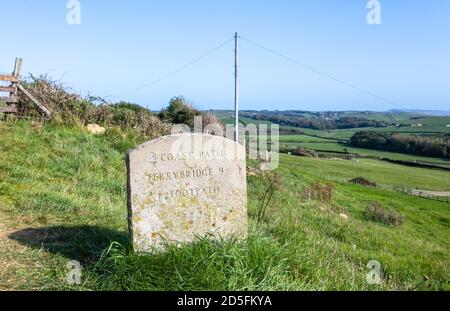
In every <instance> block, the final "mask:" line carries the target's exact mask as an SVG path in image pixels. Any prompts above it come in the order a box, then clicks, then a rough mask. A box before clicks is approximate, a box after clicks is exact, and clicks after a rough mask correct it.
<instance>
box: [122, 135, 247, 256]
mask: <svg viewBox="0 0 450 311" xmlns="http://www.w3.org/2000/svg"><path fill="white" fill-rule="evenodd" d="M127 170H128V210H129V225H130V233H131V236H132V239H133V246H134V250H135V251H136V252H139V253H140V252H151V251H152V250H153V249H155V248H156V249H162V248H164V246H165V245H166V244H167V243H178V242H181V243H188V242H193V241H195V240H196V239H197V238H198V237H205V236H209V237H216V238H219V237H230V236H233V237H238V238H242V239H245V238H246V237H247V182H246V153H245V148H244V147H243V146H241V145H239V144H237V143H235V142H233V141H231V140H229V139H226V138H223V137H218V136H212V135H204V134H189V133H188V134H179V135H171V136H165V137H161V138H159V139H156V140H153V141H150V142H147V143H145V144H143V145H141V146H139V147H137V148H136V149H134V150H132V151H130V152H129V153H128V154H127Z"/></svg>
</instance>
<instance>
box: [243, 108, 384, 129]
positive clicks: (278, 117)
mask: <svg viewBox="0 0 450 311" xmlns="http://www.w3.org/2000/svg"><path fill="white" fill-rule="evenodd" d="M241 115H242V116H243V117H247V118H251V119H254V120H260V121H270V122H273V123H277V124H279V125H284V126H293V127H302V128H309V129H314V130H337V129H350V128H363V127H386V126H387V124H386V123H385V122H383V121H378V120H370V119H364V118H357V117H342V118H337V119H329V118H317V117H305V116H299V115H295V114H294V115H290V114H285V113H279V112H242V113H241Z"/></svg>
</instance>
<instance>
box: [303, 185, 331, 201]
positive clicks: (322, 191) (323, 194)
mask: <svg viewBox="0 0 450 311" xmlns="http://www.w3.org/2000/svg"><path fill="white" fill-rule="evenodd" d="M335 190H336V186H335V185H334V184H333V183H329V182H328V183H324V184H322V183H321V182H320V181H316V182H314V183H313V184H312V185H311V186H309V187H307V188H306V189H305V190H303V193H302V198H303V200H314V201H319V202H321V203H325V204H330V203H331V201H332V199H333V194H334V191H335Z"/></svg>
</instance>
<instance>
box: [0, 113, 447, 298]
mask: <svg viewBox="0 0 450 311" xmlns="http://www.w3.org/2000/svg"><path fill="white" fill-rule="evenodd" d="M0 137H1V140H0V289H20V290H24V289H31V290H33V289H38V290H57V289H71V290H101V289H106V290H219V289H220V290H238V289H239V290H287V289H292V290H389V289H400V290H416V289H434V290H436V289H446V290H448V289H450V288H449V271H448V268H449V266H450V260H449V257H448V252H449V244H448V241H449V240H450V227H449V226H450V212H449V205H448V204H446V203H441V202H435V201H430V200H425V199H420V198H416V197H410V196H407V195H403V194H399V193H395V192H391V191H385V190H382V189H375V188H366V187H363V186H358V185H353V184H349V183H347V182H345V179H346V178H350V177H356V176H363V177H366V178H367V179H369V180H371V181H374V182H377V183H385V184H405V183H406V184H409V185H410V186H416V185H417V186H420V185H423V187H422V188H427V189H430V190H444V189H446V190H448V189H450V178H449V175H448V173H447V174H446V173H445V172H444V173H441V172H439V171H434V170H425V169H415V168H404V167H402V166H398V165H393V164H389V163H383V162H378V161H372V160H367V161H366V160H364V161H360V162H359V163H358V165H356V166H353V164H352V162H351V161H344V160H335V161H333V160H322V159H306V158H298V157H291V156H282V157H281V167H280V169H279V173H280V174H281V175H282V176H283V177H284V185H283V187H282V188H281V190H280V191H279V192H277V193H276V196H275V198H274V200H273V201H272V203H271V205H270V207H269V211H268V214H267V217H266V220H265V222H264V223H263V224H261V225H258V224H257V223H256V218H257V210H258V208H259V205H260V202H261V196H262V193H263V192H264V190H265V189H266V187H267V180H266V178H265V177H264V176H263V175H257V176H249V177H248V190H249V218H250V228H249V233H250V238H249V240H248V242H247V243H239V242H236V241H219V242H211V241H207V240H202V241H199V242H198V243H195V244H193V245H189V246H184V247H181V248H177V247H173V248H170V249H169V250H168V252H167V253H160V254H155V255H154V256H143V257H140V256H136V255H133V254H132V252H131V251H130V246H129V239H128V235H127V211H126V190H125V164H124V153H125V151H126V150H127V149H129V148H131V147H132V146H134V145H136V144H138V143H140V142H141V140H140V139H139V138H138V137H137V136H134V135H130V134H128V135H123V134H121V133H120V131H116V130H108V131H107V133H106V134H105V135H103V136H93V135H91V134H88V133H87V132H85V131H83V130H82V129H78V128H70V127H57V126H54V125H44V126H41V125H38V124H37V125H31V124H30V123H27V122H19V123H16V124H13V123H2V124H1V125H0ZM327 176H332V177H333V178H335V180H336V186H337V189H336V194H335V196H334V199H333V201H332V203H331V204H328V205H324V204H319V203H316V202H314V201H305V200H303V199H302V196H301V194H302V191H303V189H304V187H306V186H308V185H309V184H311V183H312V182H314V181H315V180H317V179H326V178H327ZM370 201H378V202H380V203H382V204H383V205H384V206H386V207H389V208H393V209H395V210H396V211H398V212H400V213H402V214H403V215H404V216H405V224H404V225H402V226H399V227H391V226H387V225H384V224H381V223H378V222H374V221H371V220H367V219H366V218H365V216H364V210H365V209H366V207H367V205H368V204H369V202H370ZM341 213H344V214H346V215H348V217H349V219H348V220H345V219H344V218H343V217H341V216H340V214H341ZM68 260H78V261H80V262H81V263H82V265H83V277H82V280H83V283H82V285H80V286H70V285H68V284H67V282H66V276H67V273H68V270H67V266H66V265H67V261H68ZM370 260H378V261H379V262H380V263H381V265H382V268H383V269H382V277H383V283H382V285H369V284H368V283H367V282H366V274H367V273H368V272H369V269H367V267H366V265H367V263H368V262H369V261H370Z"/></svg>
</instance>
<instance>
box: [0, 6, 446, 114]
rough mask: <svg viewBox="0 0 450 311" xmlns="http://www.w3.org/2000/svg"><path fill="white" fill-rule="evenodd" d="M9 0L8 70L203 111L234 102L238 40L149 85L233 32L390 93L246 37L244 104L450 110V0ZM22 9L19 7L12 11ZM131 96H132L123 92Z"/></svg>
mask: <svg viewBox="0 0 450 311" xmlns="http://www.w3.org/2000/svg"><path fill="white" fill-rule="evenodd" d="M380 2H381V8H382V11H381V13H382V23H381V25H369V24H368V23H367V22H366V15H367V12H368V10H367V8H366V3H367V1H365V0H345V1H335V0H314V1H313V0H310V1H300V0H295V1H294V0H292V1H287V0H284V1H283V0H280V1H262V0H259V1H252V0H248V1H242V0H241V1H234V0H231V1H230V0H227V1H213V0H209V1H195V0H191V1H189V0H184V1H181V0H180V1H171V0H167V1H151V0H150V1H149V0H128V1H112V0H110V1H107V0H81V13H82V16H81V25H68V24H67V23H66V14H67V12H68V10H67V9H66V4H67V0H28V1H27V0H14V1H7V0H0V5H1V8H2V13H1V14H0V16H1V22H2V23H1V24H2V25H8V27H6V26H3V31H2V43H3V44H2V48H0V71H2V72H8V71H12V66H13V62H14V58H15V57H16V56H21V57H23V58H24V61H25V63H24V67H23V73H29V72H31V73H34V74H38V73H49V74H50V75H52V76H53V77H55V78H61V77H63V80H64V81H65V82H66V83H67V85H70V86H71V87H72V88H73V89H75V90H76V91H78V92H80V93H82V94H87V93H91V94H92V95H99V96H108V95H114V94H121V95H120V96H117V97H108V99H110V100H114V101H118V100H126V101H130V102H135V103H138V104H140V105H143V106H148V107H149V108H150V109H152V110H158V109H160V108H162V107H164V106H165V105H167V102H168V101H169V100H170V98H171V97H173V96H176V95H184V96H186V97H187V98H189V99H190V100H191V101H192V102H193V103H194V104H195V105H196V106H197V107H199V108H201V109H232V108H233V45H232V43H231V42H230V44H228V45H227V46H225V47H223V48H222V49H220V50H218V51H217V52H215V53H213V54H211V55H209V56H208V57H206V58H204V59H202V60H201V61H200V62H198V63H196V64H194V65H192V66H190V67H188V68H186V69H185V70H183V71H181V72H179V73H177V74H176V75H173V76H171V77H169V78H167V79H164V80H162V81H160V82H159V83H156V84H154V85H152V86H150V87H147V88H143V89H140V90H136V91H133V92H128V93H123V92H124V91H127V90H130V89H133V88H135V87H137V86H141V85H145V84H147V83H149V82H151V81H153V80H155V79H157V78H159V77H161V76H164V75H165V74H167V73H169V72H171V71H173V70H175V69H177V68H179V67H180V66H182V65H184V64H186V63H188V62H190V61H191V60H193V59H195V58H197V57H198V56H200V55H202V54H204V53H206V52H207V51H209V50H211V49H213V48H214V47H216V46H218V45H220V44H221V43H223V42H225V41H226V40H227V39H230V38H231V37H232V36H233V34H234V32H236V31H238V32H239V33H240V34H241V35H242V36H243V37H245V38H248V39H250V40H252V41H254V42H257V43H259V44H261V45H263V46H265V47H268V48H270V49H273V50H275V51H277V52H279V53H282V54H284V55H286V56H288V57H290V58H293V59H295V60H297V61H299V62H302V63H304V64H307V65H309V66H312V67H314V68H316V69H318V70H320V71H322V72H325V73H327V74H329V75H332V76H333V77H336V78H338V79H340V80H342V81H345V82H347V83H350V84H353V85H356V86H357V87H359V88H362V89H364V90H367V91H370V92H371V93H374V94H376V95H377V96H380V97H382V98H385V99H388V100H389V101H390V102H384V101H381V100H377V99H375V98H373V97H371V96H368V95H367V94H364V93H361V92H359V91H357V90H355V89H352V88H349V87H347V86H345V85H342V84H340V83H337V82H336V81H333V80H330V79H327V78H324V77H323V76H320V75H317V74H316V73H314V72H311V71H308V70H305V69H304V68H302V67H300V66H296V65H293V64H292V63H289V62H287V61H286V60H284V59H282V58H280V57H277V56H275V55H273V54H270V53H268V52H267V51H264V50H262V49H260V48H258V47H255V46H253V45H251V44H249V43H248V42H245V41H242V42H241V44H240V51H241V53H240V59H241V66H240V72H241V79H240V83H241V93H240V95H241V106H242V109H279V110H286V109H299V110H387V109H391V108H403V109H407V108H408V109H409V108H410V109H440V110H450V91H449V90H450V77H449V73H450V40H449V39H450V1H444V0H426V1H425V0H420V1H419V0H409V1H408V0H380ZM7 12H10V13H11V14H7ZM122 93H123V94H122Z"/></svg>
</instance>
